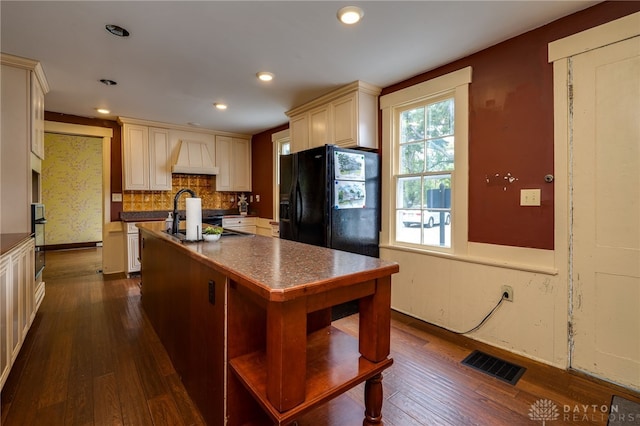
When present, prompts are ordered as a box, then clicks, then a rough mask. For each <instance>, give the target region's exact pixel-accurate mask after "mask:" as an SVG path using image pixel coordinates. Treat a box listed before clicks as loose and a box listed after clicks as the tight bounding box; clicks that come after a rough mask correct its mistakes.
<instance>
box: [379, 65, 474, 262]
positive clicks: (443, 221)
mask: <svg viewBox="0 0 640 426" xmlns="http://www.w3.org/2000/svg"><path fill="white" fill-rule="evenodd" d="M470 82H471V68H465V69H462V70H460V71H456V72H453V73H451V74H447V75H445V76H442V77H438V78H435V79H433V80H429V81H426V82H424V83H420V84H418V85H415V86H412V87H409V88H406V89H403V90H400V91H398V92H394V93H391V94H389V95H385V96H383V97H382V98H381V99H380V106H381V108H382V119H383V123H382V128H383V141H382V142H383V145H384V147H385V152H386V153H389V154H388V155H389V157H390V158H391V159H390V160H389V161H385V162H384V166H383V167H385V170H383V176H388V177H389V178H388V180H386V181H383V201H384V197H385V193H387V194H388V197H389V198H388V203H384V204H386V205H387V206H388V209H387V211H383V232H382V241H381V243H382V245H388V246H396V247H406V248H416V249H423V250H424V249H427V250H435V251H443V252H454V251H455V247H456V243H458V244H459V246H458V247H463V246H464V244H462V243H464V242H466V238H467V186H468V184H467V179H468V177H467V170H468V165H467V127H468V125H467V121H468V84H469V83H470ZM384 204H383V205H384Z"/></svg>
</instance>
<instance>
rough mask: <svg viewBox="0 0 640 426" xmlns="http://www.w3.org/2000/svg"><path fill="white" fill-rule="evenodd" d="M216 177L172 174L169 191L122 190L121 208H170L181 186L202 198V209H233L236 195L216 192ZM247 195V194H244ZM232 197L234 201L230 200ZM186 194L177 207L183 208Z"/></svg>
mask: <svg viewBox="0 0 640 426" xmlns="http://www.w3.org/2000/svg"><path fill="white" fill-rule="evenodd" d="M215 179H216V177H215V176H208V175H185V174H173V175H172V185H171V186H172V189H171V191H124V192H123V194H122V209H123V211H125V212H133V211H155V210H172V209H173V197H174V196H175V195H176V193H177V192H178V191H180V190H181V189H183V188H187V189H191V190H192V191H194V192H195V193H196V196H197V197H198V198H202V208H203V209H224V210H228V209H233V208H236V207H237V203H236V201H237V199H238V195H239V194H236V193H234V192H217V191H216V190H215V187H216V181H215ZM245 195H248V194H245ZM232 197H233V200H234V201H231V198H232ZM186 198H189V195H188V194H185V195H183V196H182V197H180V200H179V202H178V208H179V209H180V210H184V209H185V199H186Z"/></svg>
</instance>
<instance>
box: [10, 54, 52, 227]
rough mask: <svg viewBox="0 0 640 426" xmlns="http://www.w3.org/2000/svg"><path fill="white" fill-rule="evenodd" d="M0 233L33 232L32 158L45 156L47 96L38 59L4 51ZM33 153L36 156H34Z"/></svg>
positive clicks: (44, 80) (47, 88) (43, 76)
mask: <svg viewBox="0 0 640 426" xmlns="http://www.w3.org/2000/svg"><path fill="white" fill-rule="evenodd" d="M0 74H1V75H2V78H1V79H0V82H1V86H2V87H1V89H0V93H2V96H0V103H1V105H0V123H2V124H1V125H0V145H1V148H0V150H1V151H2V155H1V156H0V194H1V198H0V233H10V232H11V233H13V232H30V231H31V222H30V220H29V217H30V214H31V213H30V210H29V209H30V208H31V207H30V205H31V202H32V174H31V173H32V172H31V170H32V168H31V167H32V166H31V163H32V158H35V157H36V156H37V157H40V158H44V95H45V93H47V92H48V91H49V86H48V84H47V80H46V78H45V75H44V71H43V70H42V67H41V65H40V63H39V62H37V61H34V60H31V59H26V58H21V57H18V56H13V55H8V54H5V53H2V70H1V71H0ZM32 152H33V154H34V155H33V156H32Z"/></svg>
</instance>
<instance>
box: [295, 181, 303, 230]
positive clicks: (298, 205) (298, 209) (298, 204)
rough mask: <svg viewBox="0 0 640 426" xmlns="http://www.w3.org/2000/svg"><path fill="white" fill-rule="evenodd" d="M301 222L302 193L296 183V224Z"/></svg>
mask: <svg viewBox="0 0 640 426" xmlns="http://www.w3.org/2000/svg"><path fill="white" fill-rule="evenodd" d="M301 220H302V191H300V186H299V185H298V184H297V183H296V224H298V223H300V221H301Z"/></svg>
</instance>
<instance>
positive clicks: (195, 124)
mask: <svg viewBox="0 0 640 426" xmlns="http://www.w3.org/2000/svg"><path fill="white" fill-rule="evenodd" d="M187 124H188V125H189V126H192V127H200V123H196V122H195V121H190V122H188V123H187Z"/></svg>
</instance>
